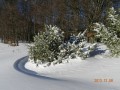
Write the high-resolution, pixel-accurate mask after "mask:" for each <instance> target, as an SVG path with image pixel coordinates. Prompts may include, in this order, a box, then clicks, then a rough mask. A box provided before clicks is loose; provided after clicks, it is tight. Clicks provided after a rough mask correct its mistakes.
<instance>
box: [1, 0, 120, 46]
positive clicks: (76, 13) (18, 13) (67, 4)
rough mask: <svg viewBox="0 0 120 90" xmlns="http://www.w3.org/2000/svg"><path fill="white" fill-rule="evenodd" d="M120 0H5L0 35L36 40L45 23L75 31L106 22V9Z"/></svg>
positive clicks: (15, 39)
mask: <svg viewBox="0 0 120 90" xmlns="http://www.w3.org/2000/svg"><path fill="white" fill-rule="evenodd" d="M118 2H119V0H34V1H33V0H5V3H4V5H3V7H1V8H0V38H1V40H2V42H4V43H16V44H17V45H18V41H27V42H31V41H33V36H34V35H36V34H37V33H38V32H41V31H44V27H45V25H56V26H58V27H59V28H61V30H63V31H64V32H65V33H64V35H65V40H68V39H69V36H70V35H71V34H78V33H79V32H83V31H84V30H85V29H91V28H92V26H91V24H92V23H94V22H99V21H100V22H103V23H104V24H105V20H106V11H107V10H108V8H109V7H111V6H113V5H114V3H118Z"/></svg>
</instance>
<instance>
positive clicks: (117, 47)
mask: <svg viewBox="0 0 120 90" xmlns="http://www.w3.org/2000/svg"><path fill="white" fill-rule="evenodd" d="M94 28H95V30H98V33H97V35H98V36H100V37H101V42H102V43H104V44H105V45H107V47H108V48H109V50H110V51H111V55H112V56H118V55H120V38H118V36H117V35H116V33H115V32H114V31H111V30H109V29H110V27H108V28H107V27H106V26H105V25H104V24H102V23H95V27H94Z"/></svg>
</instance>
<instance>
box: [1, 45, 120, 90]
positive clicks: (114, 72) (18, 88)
mask: <svg viewBox="0 0 120 90" xmlns="http://www.w3.org/2000/svg"><path fill="white" fill-rule="evenodd" d="M104 49H105V46H103V45H101V46H100V47H99V50H104ZM97 53H98V52H97ZM107 54H108V51H107V52H105V53H101V54H100V55H96V56H94V57H91V58H88V59H86V60H81V59H80V58H77V59H71V60H69V63H67V62H64V63H63V64H57V65H55V66H54V65H51V66H49V67H43V66H39V67H36V65H35V64H32V63H30V62H28V63H26V65H25V67H26V68H28V69H30V70H33V71H36V72H37V73H38V74H39V75H40V77H39V78H36V77H32V76H29V75H26V74H23V73H21V72H18V71H16V70H15V69H14V67H13V65H14V63H15V62H16V61H17V60H18V59H20V58H22V57H24V56H26V55H27V44H20V46H17V47H12V46H9V45H6V44H2V43H0V90H120V85H119V84H120V77H119V76H120V66H119V65H120V58H113V57H108V56H106V55H107ZM96 79H102V80H103V79H107V80H108V79H113V82H95V80H96Z"/></svg>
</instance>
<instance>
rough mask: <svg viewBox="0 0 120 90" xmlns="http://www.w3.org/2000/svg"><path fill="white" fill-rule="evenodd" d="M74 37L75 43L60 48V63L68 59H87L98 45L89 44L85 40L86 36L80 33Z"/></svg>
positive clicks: (62, 45)
mask: <svg viewBox="0 0 120 90" xmlns="http://www.w3.org/2000/svg"><path fill="white" fill-rule="evenodd" d="M71 37H72V36H71ZM73 37H74V41H72V42H67V43H64V44H61V45H60V46H59V49H60V53H59V56H58V61H59V62H62V61H61V60H63V59H67V58H76V57H81V58H82V59H85V58H87V57H89V55H90V53H91V52H92V51H94V50H95V48H96V46H97V44H95V43H94V44H90V43H89V44H88V43H87V41H86V40H85V37H84V34H81V33H79V34H78V35H77V36H73ZM73 37H72V38H73ZM72 40H73V39H72Z"/></svg>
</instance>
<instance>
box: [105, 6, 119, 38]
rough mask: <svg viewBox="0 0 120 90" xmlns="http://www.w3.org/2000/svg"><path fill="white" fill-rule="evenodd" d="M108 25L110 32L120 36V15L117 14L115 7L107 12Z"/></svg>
mask: <svg viewBox="0 0 120 90" xmlns="http://www.w3.org/2000/svg"><path fill="white" fill-rule="evenodd" d="M107 14H108V15H107V21H106V27H107V28H108V30H109V32H110V33H114V34H116V35H117V36H118V37H119V38H120V16H119V14H116V11H115V10H114V8H113V7H112V8H110V9H109V10H108V13H107Z"/></svg>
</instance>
